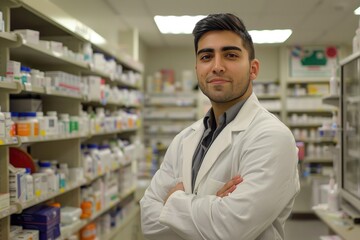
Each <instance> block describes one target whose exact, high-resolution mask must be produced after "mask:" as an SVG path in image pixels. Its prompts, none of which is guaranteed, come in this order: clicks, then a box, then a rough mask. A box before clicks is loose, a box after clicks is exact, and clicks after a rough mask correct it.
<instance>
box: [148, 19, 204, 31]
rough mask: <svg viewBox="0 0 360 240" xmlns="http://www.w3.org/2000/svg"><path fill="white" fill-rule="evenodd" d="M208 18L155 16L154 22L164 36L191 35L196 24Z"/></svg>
mask: <svg viewBox="0 0 360 240" xmlns="http://www.w3.org/2000/svg"><path fill="white" fill-rule="evenodd" d="M204 17H206V16H203V15H198V16H155V17H154V20H155V22H156V25H157V27H158V28H159V30H160V32H161V33H163V34H191V33H192V31H193V29H194V27H195V24H196V23H197V22H198V21H199V20H201V19H203V18H204Z"/></svg>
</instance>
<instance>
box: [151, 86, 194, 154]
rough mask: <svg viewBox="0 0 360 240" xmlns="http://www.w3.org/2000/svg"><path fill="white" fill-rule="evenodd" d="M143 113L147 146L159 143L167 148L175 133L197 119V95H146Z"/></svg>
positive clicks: (178, 93)
mask: <svg viewBox="0 0 360 240" xmlns="http://www.w3.org/2000/svg"><path fill="white" fill-rule="evenodd" d="M144 112H145V117H144V126H145V136H144V137H145V140H146V143H147V145H148V146H153V145H154V144H157V143H158V142H159V143H161V144H162V145H164V146H165V147H167V146H168V145H169V143H170V141H171V140H172V139H173V137H174V136H175V135H176V134H177V133H179V132H180V131H181V130H183V129H184V128H186V127H187V126H189V125H190V124H191V123H193V122H194V121H195V120H196V119H197V93H196V92H175V93H147V94H146V96H145V110H144ZM154 134H156V135H154Z"/></svg>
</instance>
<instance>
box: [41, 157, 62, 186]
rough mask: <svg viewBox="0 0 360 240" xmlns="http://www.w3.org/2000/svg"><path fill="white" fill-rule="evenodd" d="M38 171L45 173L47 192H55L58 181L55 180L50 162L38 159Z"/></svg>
mask: <svg viewBox="0 0 360 240" xmlns="http://www.w3.org/2000/svg"><path fill="white" fill-rule="evenodd" d="M39 172H40V173H46V174H47V177H48V192H55V191H58V190H59V184H58V181H56V176H55V172H54V170H53V169H52V168H51V162H48V161H40V162H39Z"/></svg>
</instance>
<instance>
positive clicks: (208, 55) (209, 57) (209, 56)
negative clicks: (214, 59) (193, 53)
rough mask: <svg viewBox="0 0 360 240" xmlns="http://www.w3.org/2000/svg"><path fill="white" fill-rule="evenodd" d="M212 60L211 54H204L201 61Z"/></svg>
mask: <svg viewBox="0 0 360 240" xmlns="http://www.w3.org/2000/svg"><path fill="white" fill-rule="evenodd" d="M210 59H211V54H204V55H201V56H200V60H201V61H204V62H206V61H209V60H210Z"/></svg>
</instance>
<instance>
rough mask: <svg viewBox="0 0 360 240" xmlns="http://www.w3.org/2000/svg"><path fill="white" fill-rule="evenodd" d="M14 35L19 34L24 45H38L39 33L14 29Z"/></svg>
mask: <svg viewBox="0 0 360 240" xmlns="http://www.w3.org/2000/svg"><path fill="white" fill-rule="evenodd" d="M14 32H15V33H19V34H20V35H21V36H22V37H23V38H24V40H25V41H26V43H30V44H39V38H40V33H39V31H35V30H30V29H16V30H14Z"/></svg>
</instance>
